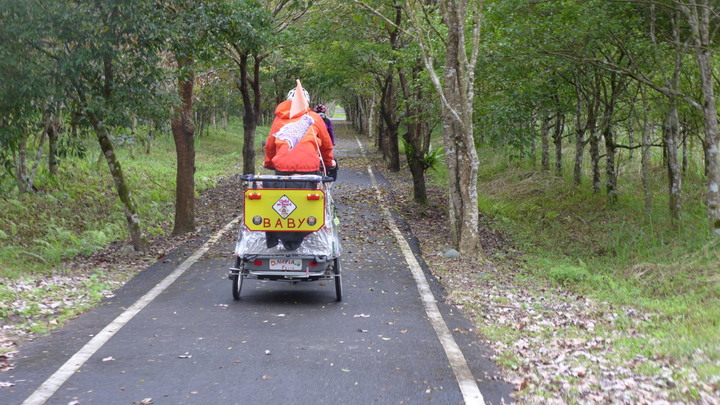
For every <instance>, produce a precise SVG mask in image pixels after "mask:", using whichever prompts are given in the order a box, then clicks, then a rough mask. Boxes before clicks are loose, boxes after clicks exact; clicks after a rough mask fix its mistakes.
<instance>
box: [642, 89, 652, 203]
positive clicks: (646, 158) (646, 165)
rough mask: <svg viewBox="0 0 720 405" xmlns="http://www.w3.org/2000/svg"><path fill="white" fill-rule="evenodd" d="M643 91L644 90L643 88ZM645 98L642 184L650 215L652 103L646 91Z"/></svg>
mask: <svg viewBox="0 0 720 405" xmlns="http://www.w3.org/2000/svg"><path fill="white" fill-rule="evenodd" d="M641 91H642V90H641ZM642 100H643V131H642V162H641V164H642V167H641V170H642V184H643V195H644V196H645V214H647V215H650V214H651V212H652V194H651V193H650V139H651V132H650V131H651V129H652V128H651V124H650V118H649V113H650V104H649V103H648V102H647V98H646V97H645V92H644V91H643V94H642Z"/></svg>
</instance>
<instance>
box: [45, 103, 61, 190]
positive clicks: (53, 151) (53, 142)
mask: <svg viewBox="0 0 720 405" xmlns="http://www.w3.org/2000/svg"><path fill="white" fill-rule="evenodd" d="M59 127H60V120H59V119H58V118H57V117H56V116H55V115H53V116H52V118H51V121H50V124H49V125H48V127H47V135H48V170H49V171H50V174H51V175H53V176H56V175H57V172H58V165H59V162H58V157H57V151H58V130H59Z"/></svg>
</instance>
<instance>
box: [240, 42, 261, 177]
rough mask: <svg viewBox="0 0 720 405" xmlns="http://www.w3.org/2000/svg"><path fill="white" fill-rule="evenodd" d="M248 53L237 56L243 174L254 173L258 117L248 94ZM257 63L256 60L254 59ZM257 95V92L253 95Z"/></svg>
mask: <svg viewBox="0 0 720 405" xmlns="http://www.w3.org/2000/svg"><path fill="white" fill-rule="evenodd" d="M249 58H250V55H249V54H248V53H243V54H242V55H240V57H239V64H240V78H239V83H238V89H239V90H240V93H241V94H242V100H243V174H253V173H255V130H256V129H257V120H258V117H257V115H256V111H255V102H256V101H258V100H253V99H252V96H251V95H250V88H249V86H248V81H249V80H250V75H249V73H248V59H249ZM255 64H256V65H258V61H257V60H256V61H255ZM255 96H256V97H257V94H256V95H255Z"/></svg>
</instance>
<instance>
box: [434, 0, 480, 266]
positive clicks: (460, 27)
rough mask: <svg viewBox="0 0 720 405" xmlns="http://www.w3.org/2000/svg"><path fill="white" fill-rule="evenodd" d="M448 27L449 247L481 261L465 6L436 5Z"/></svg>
mask: <svg viewBox="0 0 720 405" xmlns="http://www.w3.org/2000/svg"><path fill="white" fill-rule="evenodd" d="M440 8H441V10H442V11H443V17H444V20H445V24H446V25H447V27H448V34H447V40H446V53H445V71H444V81H443V94H444V95H445V99H446V105H445V106H444V108H443V114H442V119H443V126H444V131H443V140H444V144H445V160H446V163H447V168H448V188H449V193H448V196H449V200H450V201H449V215H448V216H449V218H450V233H451V235H452V240H453V244H454V245H455V246H457V247H458V250H459V252H460V254H462V255H463V256H465V257H472V258H481V257H482V256H483V253H482V248H481V246H480V237H479V230H478V219H479V212H478V192H477V176H478V166H479V162H478V156H477V150H476V149H475V139H474V137H473V120H472V113H473V109H472V101H473V92H474V91H473V90H474V87H473V86H474V83H473V73H474V72H473V69H474V66H473V64H472V63H470V64H468V60H467V54H466V53H465V52H466V50H465V49H466V48H465V23H466V11H467V3H466V2H463V1H452V0H448V1H446V2H442V3H441V5H440Z"/></svg>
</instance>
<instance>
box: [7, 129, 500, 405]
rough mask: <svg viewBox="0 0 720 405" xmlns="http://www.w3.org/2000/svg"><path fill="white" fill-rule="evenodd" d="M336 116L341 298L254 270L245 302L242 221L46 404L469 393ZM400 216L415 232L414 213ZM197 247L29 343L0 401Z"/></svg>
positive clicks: (484, 377)
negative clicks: (237, 260) (267, 278)
mask: <svg viewBox="0 0 720 405" xmlns="http://www.w3.org/2000/svg"><path fill="white" fill-rule="evenodd" d="M337 127H338V128H337V129H338V131H337V133H338V145H337V146H336V150H337V152H336V153H337V155H338V158H339V161H340V162H341V174H340V179H339V181H338V182H337V183H336V184H335V185H334V186H333V196H334V198H335V201H336V204H337V211H338V214H339V217H340V219H341V231H340V232H341V235H342V242H343V249H344V253H343V255H342V258H341V262H342V270H343V284H344V293H345V294H344V300H343V301H342V302H336V301H335V289H334V285H333V283H332V282H312V283H298V284H288V283H282V282H261V281H258V280H246V282H245V285H244V286H243V290H242V294H241V295H242V299H241V300H240V301H237V302H236V301H233V299H232V295H231V282H230V280H228V279H227V277H226V275H227V269H228V267H230V266H231V265H232V262H233V258H232V251H233V247H234V239H235V235H236V231H235V229H233V231H231V232H229V233H228V234H226V235H225V236H223V237H222V238H221V239H220V241H218V243H216V244H215V245H213V246H211V247H210V249H209V251H207V253H205V254H204V255H203V256H202V257H201V258H200V259H199V260H198V261H197V262H196V263H195V264H193V265H192V266H191V267H190V268H188V270H187V271H186V272H185V273H183V274H182V276H180V277H179V278H178V279H177V280H176V281H175V282H173V283H172V284H171V285H170V286H169V287H168V288H167V289H166V290H165V291H163V292H162V293H160V294H159V295H158V296H157V298H155V299H154V300H153V301H152V302H150V303H149V304H148V305H147V306H146V307H145V308H144V309H142V310H141V311H140V312H138V313H137V315H135V316H134V317H133V318H132V319H131V320H130V321H129V322H128V323H127V325H125V326H124V327H122V329H120V330H118V331H117V332H115V334H114V335H113V336H112V338H110V339H109V340H108V341H107V343H105V344H104V345H103V346H102V347H100V348H99V349H98V350H97V352H95V353H94V354H93V355H92V356H91V357H90V358H89V359H88V360H87V361H86V362H85V363H84V364H83V365H82V366H81V367H80V368H79V369H78V370H77V371H76V372H75V373H74V374H73V375H72V376H71V377H70V378H69V379H68V380H67V381H66V382H64V383H63V384H62V385H61V386H60V387H59V389H58V390H57V391H56V392H55V393H54V394H53V395H52V396H51V397H50V399H49V400H48V401H47V402H46V403H48V404H63V405H65V404H69V403H73V401H77V402H76V403H77V404H79V405H85V404H133V403H142V401H144V400H146V399H150V400H151V401H152V403H153V404H210V403H212V404H280V403H290V404H370V403H379V404H419V403H428V402H430V403H438V404H461V403H466V399H465V398H463V395H462V393H461V391H460V389H459V388H458V383H457V378H456V375H455V374H454V372H453V369H452V367H451V364H450V363H449V361H448V359H447V357H446V354H445V351H444V350H443V348H442V346H441V345H440V341H439V339H438V337H437V335H436V333H435V331H434V330H433V327H432V326H431V323H430V321H429V320H428V317H427V315H426V313H425V309H424V307H423V302H422V300H421V297H420V295H419V293H418V288H417V286H416V282H415V280H414V279H413V276H412V275H411V273H410V270H409V268H408V264H407V262H406V261H405V259H404V256H403V252H402V251H401V250H400V249H399V247H398V244H397V241H396V240H395V237H394V236H393V234H392V233H391V232H390V231H389V228H388V224H387V221H386V219H385V217H384V216H383V214H382V212H381V209H380V207H379V206H378V201H377V199H376V197H375V192H374V191H373V190H372V188H371V185H370V184H371V183H370V177H369V174H368V171H367V168H365V167H362V166H360V165H357V167H349V166H352V165H354V164H355V163H358V162H361V160H360V159H359V158H360V156H361V151H360V148H359V146H358V144H357V140H356V138H355V136H354V134H353V133H352V132H350V131H349V130H348V128H347V127H346V126H343V125H338V126H337ZM343 161H345V162H347V163H348V165H346V166H342V162H343ZM350 163H352V164H350ZM379 181H380V182H381V185H380V188H381V189H384V188H383V185H382V179H381V178H380V179H379ZM381 192H382V191H381ZM387 198H388V197H387V196H386V199H387ZM395 220H396V221H399V219H397V218H396V219H395ZM398 225H399V227H400V229H401V230H406V227H405V226H404V225H403V224H402V222H401V221H400V222H398ZM411 242H412V239H411ZM198 246H199V243H195V244H189V245H188V246H185V247H183V248H181V249H179V250H178V251H176V252H174V253H173V254H172V255H170V256H168V258H166V261H167V262H162V263H156V264H155V265H153V266H151V267H150V268H148V269H147V270H145V271H144V272H142V273H141V274H139V275H138V276H137V277H136V278H135V279H134V280H133V281H132V282H130V283H128V285H126V286H125V287H124V288H123V289H121V290H120V291H118V293H117V297H116V298H114V299H112V300H111V301H110V302H108V303H107V304H106V305H104V306H101V307H99V308H96V309H95V310H93V311H90V312H89V313H87V314H85V315H83V316H81V317H80V318H78V319H76V320H74V321H72V322H69V323H68V324H67V325H66V326H64V327H63V328H61V329H60V330H59V331H57V332H55V333H53V334H52V335H51V336H49V337H47V338H42V339H39V340H38V341H36V342H30V343H28V344H27V345H25V346H24V347H23V348H22V352H21V354H22V355H21V356H20V357H19V358H18V359H17V361H16V369H15V370H12V371H10V372H9V373H8V374H9V376H12V378H9V380H10V381H12V382H14V383H15V384H16V385H15V386H14V387H11V389H7V388H3V389H0V403H3V404H20V403H23V401H24V400H25V399H26V398H28V397H29V396H30V394H32V393H33V392H34V391H35V390H36V389H37V388H38V387H39V386H40V385H41V384H42V383H43V382H44V381H45V379H46V378H47V377H49V376H50V375H52V374H53V373H54V372H55V371H56V370H57V369H58V368H59V367H60V366H62V364H63V363H64V362H65V361H67V359H68V358H70V357H71V356H72V355H73V354H74V353H75V352H76V351H77V350H79V349H80V348H81V347H83V345H85V344H86V343H87V341H88V340H89V339H90V335H94V334H97V333H98V332H99V331H100V330H101V329H102V328H103V327H104V326H105V325H107V324H108V323H109V322H110V321H112V320H113V319H114V318H115V317H116V316H117V315H118V314H120V313H122V311H123V310H125V308H128V307H130V305H132V303H133V302H134V301H135V300H137V298H138V297H140V296H142V295H143V294H145V292H146V291H147V290H149V289H150V288H151V287H152V286H154V285H155V284H157V283H158V282H159V281H160V280H161V279H162V278H164V277H165V276H166V275H167V274H169V273H171V272H172V271H173V270H174V269H175V268H176V267H177V266H178V264H179V263H181V262H182V261H183V260H184V259H185V258H186V257H187V256H189V255H190V254H192V252H193V251H194V250H195V249H196V248H197V247H198ZM411 246H413V244H412V243H411ZM421 263H422V262H421ZM427 276H428V280H429V281H430V287H431V290H432V291H433V293H434V294H435V298H436V299H437V300H438V301H439V304H438V305H439V308H440V312H441V313H442V316H443V319H444V321H445V322H446V323H447V324H448V328H449V330H450V331H453V332H452V334H453V337H454V339H455V341H456V342H457V344H458V346H459V347H460V348H461V349H462V351H463V354H464V357H465V359H466V360H467V364H468V366H469V368H470V370H471V371H472V374H473V375H474V377H475V379H476V381H477V385H478V387H479V388H480V391H481V392H482V396H483V397H484V400H485V401H486V402H488V403H500V401H501V398H504V399H505V401H508V400H509V397H508V393H509V392H510V389H511V388H510V386H509V385H507V384H504V383H501V382H499V381H498V380H496V379H495V377H494V375H495V371H494V366H493V364H492V362H490V361H489V360H488V359H487V355H488V352H487V349H486V348H484V346H482V344H481V343H480V342H479V341H478V340H477V339H476V338H475V337H474V335H473V334H472V333H467V330H468V329H469V328H471V327H472V326H471V325H470V323H469V322H468V321H467V320H466V319H465V318H464V317H462V315H461V314H459V313H458V312H456V311H453V310H452V308H449V307H447V306H445V305H443V304H442V302H443V292H442V290H441V289H440V287H439V286H438V285H437V283H436V282H435V280H434V279H433V278H432V277H430V276H429V275H427ZM9 376H8V375H7V374H6V375H5V376H2V379H4V380H8V377H9ZM146 402H148V401H146ZM467 403H470V402H467Z"/></svg>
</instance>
